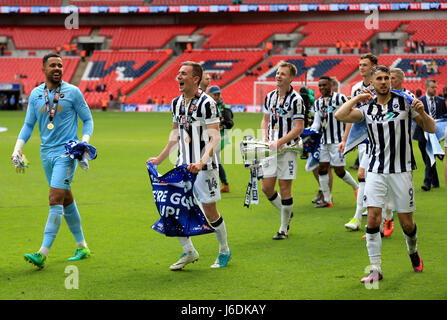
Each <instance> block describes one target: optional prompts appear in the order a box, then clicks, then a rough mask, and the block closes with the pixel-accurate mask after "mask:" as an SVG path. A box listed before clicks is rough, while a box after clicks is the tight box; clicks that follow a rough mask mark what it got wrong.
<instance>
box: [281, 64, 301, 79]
mask: <svg viewBox="0 0 447 320" xmlns="http://www.w3.org/2000/svg"><path fill="white" fill-rule="evenodd" d="M279 68H289V71H290V75H291V76H292V77H293V78H295V77H296V75H297V73H298V70H297V69H296V67H295V65H294V64H293V63H290V62H286V61H283V62H281V63H280V64H279Z"/></svg>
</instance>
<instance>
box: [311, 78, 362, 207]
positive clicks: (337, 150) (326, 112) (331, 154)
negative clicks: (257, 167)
mask: <svg viewBox="0 0 447 320" xmlns="http://www.w3.org/2000/svg"><path fill="white" fill-rule="evenodd" d="M318 89H319V90H320V93H321V97H320V98H318V99H317V100H316V101H315V106H314V109H315V116H314V122H313V123H312V129H315V130H317V131H319V132H321V134H322V135H321V142H320V163H319V165H318V180H319V183H320V189H321V191H322V193H323V199H322V200H320V201H318V202H317V205H316V206H315V208H325V207H332V206H333V204H332V195H331V190H330V187H329V175H328V172H329V170H330V166H332V167H333V168H334V170H335V173H336V174H337V176H338V177H339V178H341V179H342V180H343V181H344V182H345V183H347V184H348V185H350V186H351V187H352V189H353V190H354V195H355V196H356V197H357V189H358V187H359V186H358V185H357V182H355V180H354V178H352V176H351V174H350V173H349V172H348V171H346V170H345V165H346V160H345V156H344V155H343V150H344V146H345V143H346V139H347V138H348V133H349V131H348V130H345V124H344V123H343V122H340V121H337V120H336V119H335V118H334V114H335V112H336V111H337V110H338V109H339V108H340V107H341V106H342V104H343V103H345V102H346V100H347V99H346V97H345V96H344V95H343V94H340V93H337V92H333V91H332V79H331V78H330V77H328V76H322V77H320V80H319V81H318Z"/></svg>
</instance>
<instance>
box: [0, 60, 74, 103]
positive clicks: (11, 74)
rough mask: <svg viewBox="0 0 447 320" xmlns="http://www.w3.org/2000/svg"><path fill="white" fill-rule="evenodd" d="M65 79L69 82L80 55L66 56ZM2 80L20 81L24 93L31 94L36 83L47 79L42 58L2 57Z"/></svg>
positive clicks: (0, 77) (0, 76)
mask: <svg viewBox="0 0 447 320" xmlns="http://www.w3.org/2000/svg"><path fill="white" fill-rule="evenodd" d="M63 62H64V80H65V81H67V82H69V81H70V80H71V78H72V76H73V74H74V72H75V70H76V67H77V66H78V63H79V58H78V57H64V58H63ZM0 70H2V72H0V82H14V81H15V82H17V81H20V82H21V83H22V86H23V91H24V93H25V94H26V95H27V96H29V94H30V93H31V91H32V90H33V89H34V87H35V86H36V84H40V83H42V82H43V81H44V80H45V76H44V74H43V73H42V58H13V57H0Z"/></svg>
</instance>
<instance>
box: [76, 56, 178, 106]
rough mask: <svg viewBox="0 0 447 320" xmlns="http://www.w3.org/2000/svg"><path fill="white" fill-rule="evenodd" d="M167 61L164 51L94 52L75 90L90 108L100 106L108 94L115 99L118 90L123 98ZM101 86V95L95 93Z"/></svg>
mask: <svg viewBox="0 0 447 320" xmlns="http://www.w3.org/2000/svg"><path fill="white" fill-rule="evenodd" d="M168 59H169V55H168V54H167V53H166V52H164V51H160V52H155V51H95V52H94V53H93V55H92V57H91V59H90V62H89V66H88V67H87V69H86V70H85V72H84V75H83V77H82V80H81V83H80V84H79V88H80V89H81V90H82V91H83V92H85V99H86V101H87V103H88V104H89V105H90V106H91V107H100V106H101V103H102V100H103V99H107V100H108V99H109V96H110V94H112V95H113V96H114V97H117V94H118V90H119V91H120V92H121V95H127V94H128V93H129V92H130V91H131V90H132V89H134V88H135V87H136V86H137V85H139V84H140V83H141V82H142V81H144V80H145V79H146V78H147V77H149V76H150V75H151V74H152V73H153V72H155V70H157V69H158V68H159V67H160V66H162V65H163V64H164V63H165V62H166V61H167V60H168ZM101 84H104V85H105V90H104V92H98V91H96V88H97V87H98V86H100V85H101ZM87 88H88V91H87ZM139 102H142V103H143V102H146V101H139Z"/></svg>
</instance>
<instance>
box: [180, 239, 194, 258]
mask: <svg viewBox="0 0 447 320" xmlns="http://www.w3.org/2000/svg"><path fill="white" fill-rule="evenodd" d="M177 239H178V241H180V244H181V245H182V248H183V252H184V253H186V254H192V253H193V252H194V251H196V249H195V248H194V245H193V244H192V241H191V238H190V237H177Z"/></svg>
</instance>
